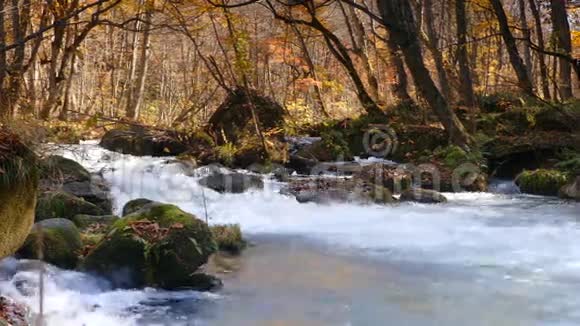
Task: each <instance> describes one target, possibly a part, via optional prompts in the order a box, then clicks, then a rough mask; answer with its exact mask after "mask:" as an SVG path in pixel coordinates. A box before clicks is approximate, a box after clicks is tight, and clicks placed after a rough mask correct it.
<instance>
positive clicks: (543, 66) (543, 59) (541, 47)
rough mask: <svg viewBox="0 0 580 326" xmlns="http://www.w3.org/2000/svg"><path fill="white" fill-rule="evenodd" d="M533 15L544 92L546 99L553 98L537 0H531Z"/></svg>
mask: <svg viewBox="0 0 580 326" xmlns="http://www.w3.org/2000/svg"><path fill="white" fill-rule="evenodd" d="M528 2H529V4H530V9H531V11H532V16H533V17H534V25H535V28H536V38H537V39H538V48H539V50H540V51H539V52H538V53H537V55H538V61H539V63H540V79H541V84H542V93H544V98H545V99H548V100H549V99H551V96H550V81H549V79H548V66H547V64H546V56H545V55H544V54H543V53H542V51H544V32H543V31H542V20H541V19H540V12H539V11H538V6H537V5H536V0H529V1H528Z"/></svg>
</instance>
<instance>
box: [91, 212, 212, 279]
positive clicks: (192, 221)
mask: <svg viewBox="0 0 580 326" xmlns="http://www.w3.org/2000/svg"><path fill="white" fill-rule="evenodd" d="M216 249H217V246H216V244H215V241H214V239H213V236H212V233H211V230H210V228H209V227H208V225H207V224H206V223H204V222H203V221H201V220H200V219H198V218H197V217H195V216H194V215H192V214H189V213H186V212H184V211H182V210H181V209H179V207H177V206H174V205H168V204H162V203H150V204H148V205H146V206H144V207H142V208H141V209H140V210H139V211H137V212H134V213H132V214H130V215H127V216H125V217H123V218H122V219H120V220H118V221H117V222H115V223H114V224H113V225H112V227H111V229H110V231H109V232H108V234H107V235H106V236H105V237H104V239H103V240H102V241H101V242H100V243H98V244H97V245H96V247H95V248H94V249H92V250H91V251H90V252H89V253H88V255H87V256H86V258H85V262H84V269H85V270H87V271H89V272H93V273H96V274H99V275H102V276H105V277H107V278H109V279H110V280H111V281H112V283H113V284H114V285H115V286H117V287H122V288H132V287H142V286H152V287H160V288H165V289H176V288H183V287H193V288H195V287H196V286H197V285H198V284H197V283H196V279H195V278H193V277H192V275H193V274H194V273H196V272H197V270H198V268H199V267H200V266H202V265H203V264H205V263H206V262H207V261H208V258H209V256H210V255H211V254H212V253H214V252H215V251H216Z"/></svg>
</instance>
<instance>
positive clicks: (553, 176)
mask: <svg viewBox="0 0 580 326" xmlns="http://www.w3.org/2000/svg"><path fill="white" fill-rule="evenodd" d="M567 181H568V178H567V176H566V174H564V173H562V172H560V171H557V170H545V169H539V170H534V171H524V172H522V173H520V174H519V175H518V177H517V178H516V180H515V182H516V185H517V186H518V187H519V188H520V191H521V192H523V193H526V194H532V195H541V196H558V194H559V192H560V189H561V188H562V187H564V185H566V183H567Z"/></svg>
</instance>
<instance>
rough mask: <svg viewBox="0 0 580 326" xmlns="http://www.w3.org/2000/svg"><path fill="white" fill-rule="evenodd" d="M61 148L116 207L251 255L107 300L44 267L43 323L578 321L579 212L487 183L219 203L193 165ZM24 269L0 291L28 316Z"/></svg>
mask: <svg viewBox="0 0 580 326" xmlns="http://www.w3.org/2000/svg"><path fill="white" fill-rule="evenodd" d="M65 152H66V155H67V156H69V157H72V158H74V159H76V160H78V161H80V162H81V163H82V164H84V165H85V166H86V167H87V168H89V169H91V170H92V171H95V172H100V173H102V174H103V176H104V177H105V178H106V179H107V180H108V181H109V182H110V183H111V185H112V194H113V196H114V198H115V204H116V207H117V209H120V208H122V206H123V204H124V203H126V202H127V201H128V200H131V199H134V198H139V197H145V198H149V199H153V200H158V201H163V202H170V203H174V204H177V205H179V206H180V207H181V208H182V209H184V210H186V211H189V212H192V213H194V214H196V215H197V216H199V217H200V218H205V216H206V210H207V217H208V219H209V221H210V223H239V224H240V225H241V226H242V229H243V231H244V233H245V235H246V237H247V238H249V239H250V241H251V242H252V243H253V246H251V247H250V248H249V249H248V250H247V251H245V252H244V254H243V255H242V256H241V257H240V258H237V259H225V258H223V261H220V262H219V264H218V265H219V266H220V271H221V272H222V273H221V274H220V277H221V278H222V279H223V280H224V288H223V289H222V290H220V291H218V292H217V293H198V292H193V291H182V292H167V291H159V290H154V289H144V290H115V289H111V288H110V287H109V286H108V285H107V283H106V282H105V281H103V280H99V279H97V278H95V277H92V276H88V275H84V274H81V273H77V272H70V271H61V270H58V269H54V268H49V270H48V271H47V273H46V275H47V276H46V282H45V283H46V284H45V288H46V291H45V292H46V298H45V315H46V316H47V320H48V325H55V326H68V325H91V326H92V325H99V326H100V325H103V326H105V325H106V326H108V325H184V326H185V325H248V326H250V325H579V324H580V219H579V218H580V204H578V203H570V202H563V201H560V200H557V199H553V198H545V197H535V196H525V195H521V194H518V193H517V188H515V187H513V186H512V185H511V184H510V183H509V182H496V183H495V184H494V185H493V189H494V193H465V194H447V196H448V197H449V199H450V201H449V203H447V204H444V205H422V204H411V203H405V204H399V205H396V206H387V207H382V206H360V205H354V204H333V205H329V206H322V205H317V204H299V203H297V202H296V200H295V199H293V198H290V197H286V196H283V195H280V194H278V193H277V192H278V190H279V188H280V187H281V184H279V183H276V182H274V181H267V182H266V189H265V190H264V191H251V192H247V193H244V194H236V195H234V194H218V193H216V192H213V191H211V190H208V189H205V190H203V189H202V188H201V187H200V186H199V185H198V184H197V182H196V180H197V179H198V178H199V176H200V175H203V173H204V171H203V169H202V170H193V169H190V168H187V167H184V166H183V165H181V164H177V163H175V162H171V160H169V161H168V159H164V158H150V157H149V158H147V157H139V158H138V157H132V156H126V155H120V154H115V153H111V152H108V151H105V150H103V149H100V148H98V147H97V146H95V145H90V144H89V145H81V146H77V147H75V150H74V151H71V150H70V149H69V150H66V151H65ZM204 198H205V200H204ZM204 202H205V205H204ZM27 265H29V263H27V262H25V261H16V260H10V259H8V260H5V261H4V262H3V263H2V265H1V266H0V271H1V273H0V293H4V294H8V295H9V296H11V297H13V298H16V299H19V300H21V301H24V302H27V303H29V304H30V305H31V306H32V308H33V309H36V308H35V307H37V306H38V305H37V302H38V297H37V292H38V291H37V285H38V273H37V272H36V271H31V270H30V269H29V268H27Z"/></svg>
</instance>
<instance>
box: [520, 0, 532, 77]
mask: <svg viewBox="0 0 580 326" xmlns="http://www.w3.org/2000/svg"><path fill="white" fill-rule="evenodd" d="M518 7H519V10H520V17H519V18H520V28H521V29H522V37H523V38H524V41H523V42H522V53H523V56H524V64H525V65H526V68H527V70H526V71H527V72H528V76H529V78H530V79H532V66H533V65H532V54H531V53H530V28H529V26H528V19H527V15H526V3H525V1H524V0H518ZM532 85H533V84H532Z"/></svg>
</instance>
